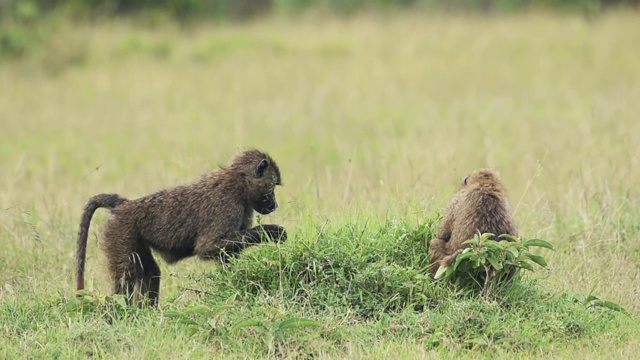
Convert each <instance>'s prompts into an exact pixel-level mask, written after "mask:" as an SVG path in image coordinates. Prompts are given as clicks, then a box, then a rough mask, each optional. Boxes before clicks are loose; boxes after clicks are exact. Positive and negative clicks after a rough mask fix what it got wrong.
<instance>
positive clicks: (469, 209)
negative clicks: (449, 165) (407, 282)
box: [429, 169, 518, 275]
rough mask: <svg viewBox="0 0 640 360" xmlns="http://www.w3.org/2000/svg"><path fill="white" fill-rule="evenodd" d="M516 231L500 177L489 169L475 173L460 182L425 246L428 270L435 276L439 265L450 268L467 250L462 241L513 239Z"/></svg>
mask: <svg viewBox="0 0 640 360" xmlns="http://www.w3.org/2000/svg"><path fill="white" fill-rule="evenodd" d="M517 232H518V230H517V228H516V224H515V221H514V219H513V215H512V214H511V209H510V206H509V202H508V200H507V192H506V189H505V187H504V185H503V184H502V181H501V180H500V176H499V175H498V173H496V172H495V171H492V170H487V169H481V170H476V171H474V172H473V173H471V174H470V175H469V176H467V177H466V178H465V179H464V182H463V184H462V187H461V188H460V191H458V193H457V194H456V195H455V197H454V198H453V200H452V201H451V205H450V206H449V210H448V212H447V214H446V215H445V217H444V219H443V220H442V223H441V224H440V226H439V228H438V234H437V236H438V237H437V238H435V239H432V240H431V242H430V243H429V263H430V264H431V266H430V269H429V271H430V272H431V274H433V275H435V273H436V272H437V271H438V268H439V267H440V266H443V267H446V266H449V265H451V264H452V263H453V262H454V261H455V260H456V257H457V256H458V255H459V254H460V253H462V251H463V250H464V249H465V248H466V247H468V246H467V245H466V244H463V242H465V241H467V240H469V239H472V238H473V236H474V235H475V234H477V233H480V234H483V233H492V234H495V235H496V236H498V235H502V234H509V235H513V236H517ZM492 240H495V239H492Z"/></svg>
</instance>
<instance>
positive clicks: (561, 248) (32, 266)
mask: <svg viewBox="0 0 640 360" xmlns="http://www.w3.org/2000/svg"><path fill="white" fill-rule="evenodd" d="M638 24H640V22H639V21H638V15H637V14H635V13H624V12H621V13H611V14H608V15H606V16H603V17H597V18H591V19H588V20H587V19H585V18H582V17H578V16H571V15H564V16H557V15H549V14H544V13H534V14H526V15H525V14H522V15H514V16H498V17H479V16H463V15H459V16H433V17H425V16H417V15H412V14H396V15H390V16H382V15H366V16H364V15H363V16H357V17H354V18H351V19H332V18H321V17H313V16H309V17H306V18H304V19H302V20H300V21H293V20H288V19H281V18H277V17H274V18H269V19H265V20H261V21H256V22H251V23H247V24H243V25H231V24H228V25H206V24H203V25H199V26H195V27H193V28H190V29H188V30H178V28H177V27H174V26H170V25H167V26H163V27H157V28H154V29H149V28H140V27H135V26H131V25H129V24H126V23H121V22H117V21H115V22H109V23H97V24H94V25H78V26H79V27H78V28H76V27H73V28H72V27H70V26H66V25H61V27H60V28H59V31H60V36H59V37H56V38H55V39H54V40H53V41H52V42H49V43H47V44H46V45H45V46H44V47H43V49H44V50H42V52H41V53H37V54H34V55H33V56H31V57H28V58H26V59H23V60H21V61H13V62H5V63H3V64H2V66H1V67H0V89H2V96H0V127H1V131H0V164H2V167H1V168H2V170H1V171H0V186H1V190H0V204H2V210H1V211H0V242H1V243H2V244H3V245H2V246H1V247H0V266H1V267H2V269H3V271H0V323H2V326H0V333H2V334H3V336H0V339H2V340H0V349H2V350H0V351H1V352H0V354H2V356H0V357H4V358H15V357H22V356H26V357H41V356H47V357H55V356H59V357H74V356H75V357H80V356H82V357H86V356H96V357H117V356H127V357H135V356H138V355H141V356H147V357H151V356H153V355H154V354H162V355H163V356H167V357H185V356H189V355H190V356H195V357H198V356H200V357H202V356H219V357H226V356H234V355H235V356H240V357H242V356H272V355H273V356H275V355H278V356H280V355H282V356H285V357H296V356H303V355H305V356H306V355H314V356H318V357H363V356H367V357H369V356H373V357H389V356H396V355H401V356H407V357H429V356H436V355H438V356H460V355H464V356H468V357H474V356H488V354H494V353H495V354H498V355H500V356H502V357H513V356H514V354H517V353H520V354H522V355H523V356H541V355H548V356H560V357H570V356H572V355H574V354H585V353H586V354H592V356H594V357H598V356H603V355H605V354H606V355H607V356H615V357H620V358H626V357H628V356H630V354H635V353H637V351H638V340H637V339H638V333H639V332H638V326H637V320H636V319H637V314H638V311H639V310H640V308H639V305H638V302H637V298H638V296H639V294H640V283H639V282H638V276H639V273H638V266H637V265H638V263H639V262H640V243H639V242H638V234H639V233H640V226H639V225H638V220H637V219H638V216H639V215H640V207H639V206H638V195H639V194H638V190H637V186H636V183H637V181H636V179H638V178H639V177H640V176H639V175H640V174H639V171H640V170H638V169H640V167H639V166H638V165H639V162H640V153H639V150H638V146H637V144H638V143H640V123H639V122H638V121H637V118H638V114H639V113H640V105H639V103H638V101H637V100H636V99H638V98H640V86H639V85H638V84H640V63H639V62H638V61H637V59H638V58H640V53H639V52H640V48H638V47H637V46H636V45H635V44H638V43H640V31H639V30H640V29H639V27H640V25H638ZM246 146H253V147H258V148H261V149H264V150H266V151H268V152H269V153H270V154H271V155H272V156H273V157H274V158H275V159H276V160H277V161H278V162H279V165H280V168H281V170H282V173H283V180H284V184H285V186H284V187H282V188H280V189H278V190H277V191H278V193H277V195H278V196H279V200H280V203H281V205H282V206H281V207H280V208H279V209H278V211H276V212H275V213H274V214H273V215H269V216H268V217H267V218H265V221H267V220H268V221H269V222H275V223H281V224H284V225H285V226H286V227H287V228H288V230H289V231H290V233H291V234H292V236H291V238H290V240H289V241H288V242H287V243H285V244H282V245H281V246H279V247H276V246H274V245H273V246H265V247H262V248H260V249H254V250H252V251H249V252H247V253H246V254H244V255H243V256H242V257H240V258H239V259H237V260H236V261H235V262H234V263H233V264H231V265H230V266H228V267H223V266H220V265H215V264H213V263H208V262H202V261H198V260H195V259H194V260H188V261H185V262H182V263H180V264H178V265H176V266H173V267H168V266H165V265H164V264H162V265H161V266H162V271H163V275H164V276H163V282H162V295H161V310H160V311H152V310H143V311H137V310H135V309H130V308H127V307H124V306H122V304H121V303H120V302H119V299H118V298H117V297H116V298H113V297H105V295H106V294H108V293H109V285H108V283H107V279H106V276H105V275H104V267H103V266H102V265H103V263H102V262H101V258H100V256H99V255H98V251H97V244H96V236H94V235H92V236H91V240H90V245H89V258H88V268H87V278H88V288H89V290H90V291H91V293H92V294H93V296H94V297H93V298H92V299H93V300H92V301H89V300H87V301H88V303H86V304H84V305H83V306H85V307H86V308H85V309H84V312H82V311H80V310H79V309H78V308H76V307H74V306H73V304H75V299H74V290H73V280H72V274H73V267H74V251H75V249H74V246H75V245H74V243H75V234H76V231H77V224H78V219H79V216H80V212H81V210H82V207H83V205H84V202H85V201H86V200H87V199H88V197H89V196H91V195H93V194H95V193H98V192H118V193H121V194H123V195H124V196H128V197H136V196H141V195H145V194H147V193H150V192H152V191H155V190H157V189H160V188H164V187H168V186H173V185H176V184H179V183H183V182H188V181H190V180H192V179H194V178H196V177H198V176H199V175H200V174H201V173H203V172H205V171H207V170H210V169H212V168H215V167H216V166H217V165H218V164H221V163H224V162H226V161H227V160H228V159H229V158H230V157H231V156H233V154H234V153H235V152H236V151H237V149H239V148H241V147H246ZM485 166H487V167H492V168H495V169H497V170H499V171H500V173H501V175H502V177H503V179H504V181H505V183H506V185H507V188H508V189H509V193H510V198H511V202H512V204H513V207H514V209H515V216H516V220H517V222H518V224H519V226H520V229H521V232H522V235H524V236H526V237H529V238H533V237H538V238H542V239H545V240H548V241H550V242H551V243H553V244H554V245H555V247H556V251H555V252H553V253H546V252H545V253H544V256H545V258H546V259H547V261H548V263H549V267H548V269H547V270H545V271H542V272H538V273H537V275H536V274H534V275H533V276H530V277H527V278H525V279H523V281H522V282H520V283H518V284H519V285H518V286H519V287H516V288H513V289H511V290H509V291H508V292H506V293H505V294H503V296H502V299H506V300H502V301H498V302H496V303H493V302H488V301H485V300H479V299H478V298H475V297H473V296H471V295H465V294H461V293H458V292H456V290H452V289H450V288H448V287H446V286H439V285H438V286H436V285H433V284H431V283H430V282H429V281H428V280H427V279H425V278H422V277H421V274H424V261H425V260H424V259H425V256H426V246H425V244H426V243H425V241H426V240H427V239H428V238H429V236H430V234H431V232H430V231H432V230H431V229H432V228H431V226H434V224H436V223H437V221H438V214H439V213H441V211H442V209H444V208H445V206H446V204H447V203H448V202H449V199H450V197H451V196H452V195H453V193H454V192H455V191H456V188H457V184H458V183H459V181H460V179H461V178H462V177H463V176H464V175H465V174H466V173H468V172H469V171H471V170H473V169H475V168H478V167H485ZM104 216H105V214H104V213H99V214H98V216H97V218H96V221H95V223H96V224H100V222H101V221H102V219H103V217H104ZM394 219H395V220H396V221H397V224H398V225H394V221H393V220H394ZM394 226H399V227H394ZM403 226H404V228H405V230H402V227H403ZM98 229H99V226H94V228H93V230H92V234H93V233H96V234H97V230H98ZM312 282H313V285H311V283H312ZM594 287H595V290H594V293H595V294H596V295H597V296H599V297H600V298H603V299H607V300H611V301H614V302H617V303H620V304H621V305H622V306H624V307H625V308H626V309H627V310H628V311H629V313H630V314H631V315H630V316H629V317H626V316H624V315H616V314H614V313H612V312H610V311H608V310H603V309H601V308H597V307H596V308H593V307H591V308H587V307H585V306H584V305H581V304H580V303H579V302H574V301H572V299H574V298H572V297H571V296H572V295H573V294H575V293H578V294H587V293H589V292H590V291H591V290H592V289H594ZM69 304H72V305H69ZM505 304H512V305H505ZM587 305H588V304H587ZM197 306H202V307H204V308H198V307H197ZM225 309H226V310H225ZM166 312H169V316H165V313H166ZM292 318H293V319H294V320H290V319H292ZM295 318H301V319H303V320H305V321H307V320H308V322H305V321H300V320H295ZM244 320H250V321H249V322H247V323H244V324H241V325H238V324H239V323H241V321H244ZM287 321H288V322H287ZM234 326H236V327H235V328H234ZM611 349H615V351H610V350H611ZM186 354H188V355H186Z"/></svg>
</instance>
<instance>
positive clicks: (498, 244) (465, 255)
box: [435, 233, 554, 296]
mask: <svg viewBox="0 0 640 360" xmlns="http://www.w3.org/2000/svg"><path fill="white" fill-rule="evenodd" d="M494 236H495V235H494V234H490V233H485V234H476V236H474V238H473V239H470V240H467V241H465V242H464V243H463V244H468V245H469V247H468V248H466V249H465V250H464V251H463V252H462V254H460V255H458V257H457V258H456V261H455V262H454V263H453V264H451V265H450V266H448V267H441V268H440V269H438V272H437V273H436V276H435V279H436V280H438V279H443V280H452V281H453V282H454V283H455V284H456V285H458V286H460V287H465V288H470V289H476V290H480V291H481V293H482V294H483V295H484V296H491V295H493V294H494V292H495V290H496V288H497V287H498V285H499V284H501V283H504V282H507V281H509V280H511V279H512V278H513V276H514V274H515V273H516V272H518V271H519V270H520V269H525V270H529V271H533V270H534V267H533V265H532V263H535V264H538V265H540V266H542V267H546V266H547V261H546V260H545V259H544V257H542V256H541V255H536V254H533V253H531V251H530V248H531V247H541V248H545V249H550V250H553V249H554V248H553V245H551V244H550V243H548V242H547V241H544V240H541V239H528V240H524V241H520V239H518V238H516V237H514V236H511V235H507V234H503V235H500V236H499V238H503V239H505V241H495V240H491V239H492V238H494ZM506 240H510V241H506Z"/></svg>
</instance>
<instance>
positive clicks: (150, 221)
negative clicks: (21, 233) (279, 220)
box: [76, 149, 286, 306]
mask: <svg viewBox="0 0 640 360" xmlns="http://www.w3.org/2000/svg"><path fill="white" fill-rule="evenodd" d="M276 185H281V177H280V170H279V169H278V165H277V164H276V163H275V161H274V160H273V159H272V158H271V157H270V156H269V155H268V154H266V153H264V152H261V151H259V150H255V149H250V150H246V151H244V152H242V153H240V154H239V155H238V156H236V158H235V159H234V160H233V161H232V162H231V164H230V165H228V166H226V167H221V168H220V169H218V170H215V171H213V172H211V173H209V174H206V175H204V176H203V177H202V178H201V179H200V180H199V181H196V182H194V183H192V184H189V185H182V186H178V187H175V188H171V189H166V190H161V191H159V192H156V193H155V194H151V195H148V196H145V197H142V198H139V199H135V200H127V199H125V198H122V197H120V196H119V195H116V194H100V195H96V196H94V197H92V198H91V199H90V200H89V202H88V203H87V205H86V207H85V209H84V213H83V215H82V221H81V223H80V230H79V233H78V253H77V284H76V285H77V289H78V290H82V289H84V267H85V256H86V247H87V235H88V229H89V223H90V222H91V217H92V215H93V213H94V212H95V210H96V209H98V208H101V207H104V208H108V209H110V210H111V218H110V219H108V220H107V221H106V223H105V224H104V229H103V232H102V238H101V241H100V247H101V249H102V250H103V251H104V253H105V254H106V258H107V266H108V269H109V274H110V277H111V281H112V284H113V289H114V292H115V293H118V294H127V299H128V301H129V303H131V302H132V300H133V293H134V288H135V286H136V285H137V286H138V290H139V293H140V294H141V295H142V296H148V297H149V301H150V304H151V305H152V306H153V305H157V303H158V294H159V291H160V268H159V267H158V264H157V263H156V261H155V260H154V258H153V255H152V253H151V249H153V250H154V251H155V252H156V253H157V254H159V255H160V256H161V257H162V258H163V259H164V260H165V261H167V262H168V263H170V264H171V263H175V262H177V261H179V260H181V259H184V258H187V257H190V256H194V255H197V256H199V257H201V258H204V259H216V258H217V259H221V260H223V261H224V260H225V259H227V257H228V256H229V255H233V254H235V253H239V252H241V251H242V250H243V249H244V248H246V247H248V246H252V245H255V244H258V243H260V242H261V241H262V240H263V238H264V235H265V234H266V235H268V236H269V237H271V238H273V239H275V240H277V241H280V240H284V239H286V232H285V230H284V228H282V227H281V226H278V225H263V226H257V227H254V228H251V225H252V222H253V212H254V210H256V211H258V212H259V213H261V214H268V213H270V212H271V211H274V210H275V209H276V208H277V206H278V204H277V202H276V199H275V193H274V188H275V186H276Z"/></svg>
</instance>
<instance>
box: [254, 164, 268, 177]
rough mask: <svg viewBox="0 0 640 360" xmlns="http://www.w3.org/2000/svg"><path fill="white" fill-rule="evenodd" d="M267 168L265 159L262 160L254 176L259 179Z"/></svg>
mask: <svg viewBox="0 0 640 360" xmlns="http://www.w3.org/2000/svg"><path fill="white" fill-rule="evenodd" d="M267 166H269V162H268V161H267V159H262V161H260V164H258V167H257V168H256V176H257V177H259V178H260V177H262V176H264V171H265V170H267Z"/></svg>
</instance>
